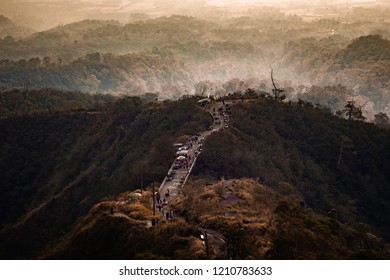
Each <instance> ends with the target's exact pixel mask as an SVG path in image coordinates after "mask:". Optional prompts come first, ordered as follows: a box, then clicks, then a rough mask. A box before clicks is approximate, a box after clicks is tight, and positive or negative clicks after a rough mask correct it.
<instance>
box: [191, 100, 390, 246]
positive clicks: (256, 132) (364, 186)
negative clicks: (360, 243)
mask: <svg viewBox="0 0 390 280" xmlns="http://www.w3.org/2000/svg"><path fill="white" fill-rule="evenodd" d="M231 118H232V122H231V125H230V127H229V129H228V130H225V131H223V132H222V133H220V134H215V135H212V136H210V138H209V139H208V140H207V142H206V144H205V146H204V152H203V153H202V154H201V156H200V158H199V160H198V163H197V166H196V168H195V170H194V172H195V174H197V175H199V176H202V177H211V178H215V179H219V178H221V177H225V178H242V177H249V178H259V180H260V182H262V183H264V184H266V185H268V186H270V187H273V188H275V189H277V188H278V187H279V186H280V184H282V183H283V182H286V183H288V184H291V185H293V186H294V187H295V188H296V189H297V190H298V191H299V193H301V194H302V196H303V197H304V201H305V203H306V204H307V205H309V206H310V207H312V208H313V209H315V210H316V211H319V212H320V213H328V212H329V211H331V210H332V209H335V210H336V211H337V214H338V216H339V219H340V221H342V222H349V223H359V222H365V223H368V224H370V225H372V226H373V227H374V228H375V229H376V230H377V233H378V234H380V235H382V236H384V237H385V238H386V239H387V240H388V239H389V238H390V236H389V232H390V220H389V214H390V208H389V203H388V201H389V200H390V193H389V190H388V186H389V185H390V177H389V175H390V170H389V166H390V162H389V158H390V145H389V143H390V133H389V131H388V130H384V129H381V128H378V127H376V126H374V125H372V124H368V123H363V122H361V121H352V120H350V121H348V120H345V119H340V118H339V117H337V116H334V115H332V114H330V113H329V110H328V109H324V108H321V107H314V106H313V105H311V104H308V103H305V102H300V103H281V102H276V101H274V100H271V99H260V100H258V101H256V102H254V103H246V102H244V103H240V104H237V105H235V106H233V107H232V108H231ZM341 143H343V148H342V149H341ZM340 150H341V151H340Z"/></svg>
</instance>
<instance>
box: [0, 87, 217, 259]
mask: <svg viewBox="0 0 390 280" xmlns="http://www.w3.org/2000/svg"><path fill="white" fill-rule="evenodd" d="M49 92H50V90H47V91H46V92H44V93H39V92H34V91H26V92H22V94H26V95H27V96H28V97H29V99H30V100H34V99H35V100H39V98H40V97H42V96H43V97H45V98H44V99H43V101H42V102H43V104H44V105H46V106H47V105H48V104H50V102H52V101H53V100H56V102H57V104H56V109H55V110H49V109H50V108H47V107H45V109H44V110H42V109H40V110H38V111H33V110H31V111H27V112H25V111H22V110H20V111H19V112H18V114H11V115H8V116H7V118H4V119H2V120H0V132H1V135H2V137H1V139H0V174H1V178H0V185H1V186H2V187H1V191H0V192H1V194H0V207H1V211H0V213H1V214H0V225H1V231H0V236H1V237H0V240H1V241H0V252H1V253H0V254H1V258H7V259H9V258H33V257H36V254H37V253H38V252H40V251H41V250H42V249H43V248H44V247H45V246H47V245H49V244H51V243H52V242H55V241H56V240H58V238H60V237H61V236H62V235H63V234H64V233H66V232H67V231H68V230H70V228H71V226H72V225H73V223H74V222H75V221H76V220H77V219H78V218H79V217H80V216H82V215H84V214H85V213H86V212H87V211H88V210H89V208H90V207H91V206H92V205H93V204H94V203H97V202H99V201H100V200H101V199H102V198H103V197H106V196H110V195H115V194H117V193H120V192H122V191H125V190H132V189H136V188H140V187H141V186H142V185H143V186H147V185H149V184H150V183H151V182H152V181H156V182H161V180H162V178H163V177H164V175H165V172H166V171H167V170H168V168H169V166H170V164H171V162H172V160H173V157H174V155H175V153H174V147H173V143H175V142H176V141H181V140H180V139H179V137H180V136H183V135H193V134H195V133H196V132H198V131H202V130H205V129H206V128H207V127H208V126H209V125H210V124H211V118H210V116H209V115H208V114H207V113H205V112H203V111H201V110H200V109H199V108H198V107H197V106H196V103H197V102H196V100H194V99H186V100H181V101H176V102H169V101H166V102H162V103H150V101H153V100H154V99H149V100H147V99H145V98H141V97H128V98H122V99H116V100H115V99H113V100H95V99H94V98H93V97H91V96H84V97H83V96H82V95H84V94H80V93H63V94H62V95H61V96H62V101H63V104H64V109H63V110H58V100H59V98H60V96H59V95H56V93H55V92H54V93H53V95H54V96H53V97H51V98H50V97H48V95H49V94H48V93H49ZM16 94H21V93H18V92H16ZM17 98H19V95H17V96H16V100H17ZM10 99H11V98H10ZM72 100H73V102H72ZM96 101H97V102H96ZM91 104H92V105H91ZM80 105H81V106H80ZM78 106H79V107H78ZM88 106H89V107H88ZM37 107H38V104H37Z"/></svg>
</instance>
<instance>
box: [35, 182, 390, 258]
mask: <svg viewBox="0 0 390 280" xmlns="http://www.w3.org/2000/svg"><path fill="white" fill-rule="evenodd" d="M150 196H151V192H150V191H149V192H143V196H142V198H140V199H132V198H131V193H130V192H128V193H124V194H121V195H120V196H118V197H116V199H115V200H111V201H106V202H103V203H100V204H98V205H95V206H94V207H93V208H92V209H91V210H90V211H89V213H88V215H86V217H85V218H84V219H82V220H80V221H79V223H78V224H77V226H76V227H75V228H74V229H73V230H72V232H71V233H70V234H68V235H67V236H66V238H64V239H63V240H62V241H61V242H60V243H59V244H57V245H56V246H55V247H54V248H53V249H51V250H48V251H47V252H46V253H45V254H44V255H43V256H42V257H43V258H47V259H359V258H363V259H367V258H374V259H378V258H388V257H389V255H388V254H389V252H390V251H389V249H390V247H389V245H388V244H386V243H385V242H384V241H383V240H382V239H381V238H379V237H377V236H375V235H374V234H373V233H372V232H371V231H370V229H369V228H368V226H367V225H360V227H357V228H352V227H349V226H348V225H345V224H341V223H340V222H339V221H338V220H337V217H335V216H334V214H333V213H330V214H329V215H327V216H322V215H318V214H315V213H314V212H313V211H312V209H310V208H308V207H305V206H304V205H302V202H301V197H300V196H299V195H297V194H296V193H295V192H294V188H293V187H292V186H288V185H286V186H285V188H284V193H283V194H280V193H277V192H275V191H274V190H272V188H269V187H267V186H265V185H262V184H259V183H258V182H256V181H254V180H249V179H241V180H223V181H219V182H215V183H214V184H207V185H206V183H205V181H204V180H199V181H193V182H190V183H189V184H188V185H186V187H185V188H184V189H183V193H182V194H181V195H179V196H178V197H177V198H176V199H175V200H174V201H173V202H172V203H171V204H170V205H169V206H168V207H166V210H169V207H171V208H172V209H175V214H174V218H173V219H172V220H166V219H165V218H164V217H163V216H161V215H160V214H158V213H157V219H158V223H157V226H156V227H155V228H153V227H150V221H151V219H152V218H153V212H152V210H151V209H150V203H151V202H150ZM205 232H207V233H205ZM205 234H207V236H208V240H207V246H208V249H206V247H205V245H204V244H202V239H201V237H200V236H201V235H205Z"/></svg>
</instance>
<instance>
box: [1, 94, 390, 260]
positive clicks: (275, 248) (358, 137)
mask: <svg viewBox="0 0 390 280" xmlns="http://www.w3.org/2000/svg"><path fill="white" fill-rule="evenodd" d="M48 92H49V90H48ZM248 92H249V91H248ZM251 92H252V95H251V98H250V99H243V102H240V101H239V100H240V99H237V100H236V101H235V103H231V101H230V105H229V106H228V107H230V109H228V110H227V111H228V112H230V113H229V114H230V116H231V124H230V125H229V128H226V129H224V130H223V131H221V132H219V133H215V134H213V135H211V136H209V137H208V138H207V140H206V141H205V144H204V149H203V152H202V153H201V155H200V157H199V158H198V162H197V165H196V166H195V170H194V172H195V173H194V175H195V177H192V178H193V179H195V180H196V179H199V180H201V182H202V183H199V184H201V186H205V189H203V187H202V189H199V185H198V183H196V182H195V181H194V182H192V183H191V182H190V185H191V184H192V186H193V191H194V192H200V193H199V194H195V193H192V194H191V192H190V193H185V194H184V195H185V197H181V198H179V201H177V207H178V209H181V210H180V211H182V212H181V213H182V215H187V216H188V217H187V218H188V219H189V222H191V223H193V225H187V224H185V225H184V224H182V223H179V224H178V228H176V226H175V224H172V225H170V226H168V227H162V228H161V229H160V230H161V231H158V232H159V233H161V234H162V235H161V236H155V237H153V238H157V239H156V240H161V238H162V237H163V236H167V234H169V233H172V232H175V231H178V236H177V238H178V239H177V240H181V242H179V243H169V244H171V245H169V244H166V247H164V246H162V247H156V248H153V249H151V250H152V251H153V250H155V249H156V250H157V249H158V248H160V249H161V250H162V249H164V250H170V249H172V250H173V248H175V249H174V250H175V253H174V254H173V253H172V254H170V253H169V254H168V253H166V254H165V253H161V252H159V251H158V250H160V249H158V250H157V251H153V252H154V253H153V254H157V255H153V254H152V255H148V254H151V252H152V251H145V250H143V249H142V248H140V247H139V246H138V247H134V248H138V249H137V252H138V253H142V252H143V253H145V254H146V255H142V256H140V257H143V258H148V256H149V258H153V257H157V256H158V255H159V254H162V255H164V256H165V257H168V258H174V257H175V256H185V257H186V258H188V257H189V255H188V254H184V251H183V250H187V249H188V247H186V246H190V245H189V244H193V245H194V244H197V243H196V242H195V240H194V238H195V237H194V236H196V235H198V231H199V229H196V227H197V226H199V227H205V226H207V227H210V228H211V229H214V230H217V231H221V232H222V233H223V235H225V234H227V235H229V234H233V233H234V232H235V230H237V227H238V228H240V227H249V228H250V229H249V228H248V229H249V230H250V231H249V232H251V235H250V236H249V235H248V236H246V235H245V239H243V240H248V242H260V243H256V244H263V245H262V246H260V247H259V248H258V250H260V251H256V250H257V249H256V250H255V249H254V248H255V247H253V248H252V249H251V250H249V249H250V248H249V247H247V246H246V247H245V246H244V244H242V246H244V247H242V248H245V250H249V251H236V253H235V254H238V255H236V256H241V257H242V258H244V257H249V256H250V255H251V256H256V257H260V256H261V257H262V258H263V257H267V258H284V257H291V258H299V257H307V258H352V257H353V256H354V257H358V258H368V257H374V258H379V257H380V258H388V256H387V255H386V254H385V253H384V252H385V251H386V250H387V249H386V250H385V251H381V249H380V248H382V247H383V248H385V247H386V246H387V245H386V242H385V241H384V240H383V239H382V238H384V239H385V240H387V241H388V240H390V236H389V232H390V230H389V228H390V220H389V217H390V208H389V203H388V202H389V201H390V195H389V194H390V192H389V190H388V187H389V185H390V178H389V174H390V172H389V166H390V162H389V158H390V145H389V143H390V132H389V130H385V129H382V128H379V127H376V126H375V125H373V124H368V123H364V122H361V121H353V120H349V121H348V120H346V119H343V118H341V117H340V116H335V115H333V114H332V113H331V112H330V110H328V109H326V108H322V107H318V106H316V107H315V106H313V105H311V104H309V103H305V102H303V101H300V102H297V103H294V102H289V103H283V102H279V101H275V100H274V99H272V98H269V97H267V96H265V95H257V94H256V93H255V92H254V91H251ZM28 94H29V95H30V99H32V96H33V95H34V92H28ZM41 94H42V93H41ZM80 95H82V94H80V93H73V94H71V93H64V94H63V97H64V99H66V98H70V99H74V100H75V101H76V100H78V101H77V102H76V103H75V104H83V103H84V104H91V103H89V102H91V99H90V97H84V98H83V97H82V96H80ZM37 96H39V95H37ZM43 96H45V95H44V94H43ZM56 98H57V99H58V98H59V97H58V96H57V97H56ZM56 98H54V100H55V99H56ZM46 100H47V99H46ZM68 102H69V101H67V102H65V100H64V104H67V105H66V108H65V109H64V110H62V111H61V110H48V109H45V110H41V109H40V110H38V111H27V112H23V111H22V112H19V113H18V114H10V115H8V116H7V117H6V118H3V119H2V120H0V131H1V135H2V138H1V139H0V152H1V154H0V173H1V174H2V176H1V178H0V180H1V181H0V183H1V186H2V189H1V195H0V199H1V201H0V205H1V211H0V213H1V216H0V218H1V220H0V221H1V231H0V249H1V250H0V252H1V258H7V259H9V258H11V259H12V258H16V259H19V258H37V257H40V256H42V254H43V253H47V252H52V253H53V252H54V251H51V249H52V248H53V246H54V247H56V246H57V245H58V244H60V243H59V242H60V240H61V238H62V237H64V236H65V235H67V234H68V233H70V232H71V234H70V235H67V239H66V240H68V241H69V242H70V243H69V244H67V245H66V244H62V243H61V244H62V245H61V246H62V247H61V246H60V247H58V248H62V249H61V250H65V251H61V252H60V251H58V252H56V253H55V252H54V255H53V256H54V258H56V257H55V256H62V257H65V255H66V256H68V257H70V258H72V256H73V257H81V256H86V255H85V254H84V255H83V254H82V252H83V250H81V251H80V250H79V251H77V248H79V249H80V248H84V247H83V246H84V245H85V246H89V245H88V244H96V242H94V241H93V240H96V238H100V237H102V236H106V237H107V238H109V236H111V234H113V233H114V232H115V233H118V234H119V235H120V236H121V238H122V239H121V240H122V241H123V242H125V241H126V240H125V239H123V238H125V236H130V235H128V233H129V232H128V230H129V228H132V227H131V224H128V225H129V228H128V227H124V225H126V224H127V223H128V222H131V221H132V219H133V220H134V219H135V220H134V221H132V222H131V223H135V225H137V226H136V228H134V229H135V230H137V232H139V233H140V234H143V233H145V236H149V235H148V234H149V233H150V232H149V231H148V230H146V229H142V230H141V229H140V228H141V227H142V228H144V227H143V226H141V224H143V223H144V222H145V221H146V220H145V221H144V222H142V223H140V222H139V221H137V219H141V218H142V217H143V218H142V219H148V218H147V217H149V216H150V210H143V209H141V208H139V207H138V206H131V207H130V208H129V209H127V208H126V207H127V206H126V207H125V206H124V208H123V209H122V210H120V209H119V208H120V207H119V208H118V209H119V210H120V211H122V212H120V213H119V214H118V215H119V216H114V217H113V218H114V220H111V218H110V217H107V211H108V209H109V207H114V206H115V207H114V208H115V209H116V208H117V206H118V204H117V203H116V202H115V201H116V198H115V197H116V196H117V195H118V194H119V193H121V192H124V191H132V190H136V189H140V188H141V186H150V184H151V183H152V182H153V181H155V182H156V184H158V182H161V181H162V179H163V178H164V175H165V174H166V172H167V170H168V168H169V166H170V164H171V162H172V160H173V158H174V155H175V149H174V147H173V145H172V144H173V143H175V142H182V141H185V140H186V139H188V137H190V136H191V135H194V134H195V133H197V132H199V131H203V130H205V129H206V128H207V127H208V126H209V125H210V124H211V118H210V115H209V114H208V113H206V112H204V111H202V110H200V109H199V108H198V107H197V102H196V99H194V98H187V99H182V100H179V101H175V102H172V101H164V102H156V101H155V98H152V97H151V96H149V98H146V96H145V97H144V99H141V98H140V97H127V98H113V99H111V100H110V99H108V100H100V101H99V102H96V100H95V103H92V104H95V105H92V106H91V105H89V106H90V107H87V108H85V107H83V106H82V107H80V109H79V110H77V109H76V108H75V107H71V106H69V103H68ZM44 104H45V102H44ZM99 104H100V105H99ZM341 145H342V148H341ZM340 151H341V152H340ZM191 176H192V175H191ZM221 178H223V179H224V180H226V182H231V180H235V179H237V178H253V180H254V181H256V182H255V183H254V182H249V183H248V182H247V181H245V180H243V181H238V182H237V183H234V184H233V185H231V183H229V184H230V185H226V187H228V190H225V191H226V194H225V191H223V190H221V188H220V187H218V186H216V189H210V190H209V189H207V188H208V187H207V185H209V183H207V182H216V181H218V180H219V179H221ZM259 183H260V184H261V185H262V186H260V185H259ZM226 184H228V183H226ZM219 185H220V184H219ZM222 186H224V185H222ZM260 190H261V191H260ZM149 191H150V190H149ZM257 191H259V193H258V194H257ZM249 194H250V195H249ZM291 195H293V198H292V196H291ZM218 197H220V198H218ZM224 197H225V198H224ZM268 197H269V198H270V199H271V200H268V199H266V198H268ZM180 199H181V200H180ZM210 199H225V200H227V201H226V202H221V204H220V206H216V205H215V204H214V203H210V201H211V200H210ZM102 200H104V201H110V200H112V202H108V204H107V205H106V204H104V205H105V206H104V205H103V206H102V207H103V208H100V206H95V207H94V208H93V209H92V210H91V207H93V205H95V204H96V203H99V202H101V201H102ZM180 201H181V202H180ZM243 201H247V202H248V203H249V204H248V205H257V204H256V202H258V203H259V201H261V203H262V204H261V205H263V203H265V207H266V208H263V207H256V208H251V207H249V208H242V207H239V209H241V210H240V211H239V212H237V211H238V210H237V209H238V208H232V207H233V206H232V205H231V203H243ZM145 202H146V206H145V207H147V203H149V200H147V201H145ZM271 202H274V204H273V203H271ZM110 205H112V206H110ZM199 205H203V206H202V207H200V206H199ZM245 205H246V204H245ZM211 206H212V207H211ZM214 206H215V207H214ZM96 207H97V208H96ZM134 207H135V208H134ZM221 207H222V208H221ZM246 207H247V206H246ZM94 209H95V210H96V209H101V210H103V212H100V210H99V211H98V212H96V211H95V210H94ZM255 209H257V210H255ZM264 209H268V210H264ZM288 209H290V210H291V211H290V210H288ZM294 209H295V210H294ZM89 210H91V211H92V212H90V213H92V215H88V216H86V220H80V218H82V217H83V216H84V215H85V214H86V213H87V212H88V211H89ZM119 210H118V211H119ZM129 211H130V212H129ZM144 211H145V212H144ZM148 211H149V212H148ZM212 211H217V212H215V215H221V219H222V217H225V218H223V219H222V220H224V221H225V220H226V224H224V223H222V224H221V223H217V221H216V220H214V218H213V216H212V213H214V212H212ZM253 211H260V212H259V215H260V213H262V214H261V215H260V216H259V218H258V219H257V218H254V217H257V215H258V214H255V212H253ZM94 213H95V214H96V215H95V214H94ZM123 213H125V214H123ZM126 213H128V215H129V217H130V218H131V219H130V220H129V219H128V218H125V217H124V216H126V215H127V214H126ZM231 213H236V214H234V215H233V214H231ZM256 213H257V212H256ZM270 213H275V215H276V216H275V215H270ZM286 213H291V215H290V216H288V215H287V216H286ZM293 213H295V214H293ZM226 215H227V216H226ZM232 215H233V216H234V217H232ZM262 215H265V216H264V217H263V216H262ZM260 217H261V218H260ZM327 217H328V218H327ZM95 218H96V219H95ZM100 218H102V219H103V220H99V219H100ZM275 218H277V220H274V219H275ZM123 219H124V220H123ZM222 220H220V221H222ZM76 221H79V222H81V223H77V225H76ZM97 221H101V222H103V223H104V225H105V228H104V230H103V231H102V230H101V229H98V228H95V227H94V226H92V227H89V226H87V227H84V226H85V224H84V222H87V223H91V225H96V222H97ZM273 221H274V222H276V224H275V223H274V222H273ZM286 223H287V224H288V228H290V229H291V230H293V229H294V228H295V230H293V231H291V232H293V233H294V236H293V235H291V236H290V235H287V233H288V232H290V231H288V232H286V231H285V230H283V226H282V225H283V224H284V225H286ZM99 224H100V223H99ZM277 224H279V225H280V227H279V226H276V225H277ZM133 225H134V224H133ZM75 226H76V227H75ZM230 226H231V228H230ZM275 226H276V227H277V228H278V231H279V230H280V231H279V235H277V236H276V235H275V233H276V232H275V231H274V229H275ZM194 227H195V229H194ZM138 228H139V229H138ZM79 229H82V230H83V232H84V233H86V235H84V233H82V232H79V233H80V234H81V235H79V233H77V232H78V230H79ZM85 229H88V230H87V232H85V231H84V230H85ZM116 229H117V230H119V231H120V232H118V231H117V230H116ZM297 229H302V230H303V231H304V232H306V233H310V232H311V235H310V236H311V239H310V240H311V241H310V242H309V241H308V243H304V244H302V243H301V242H299V240H301V239H302V236H301V234H299V232H300V230H297ZM95 230H96V235H94V231H95ZM138 230H139V231H138ZM145 230H146V231H145ZM165 230H166V231H165ZM144 231H145V232H144ZM158 232H157V233H158ZM75 233H77V234H76V235H74V234H75ZM182 234H184V236H185V239H181V238H180V237H179V236H181V235H182ZM253 234H258V236H257V235H253ZM264 234H270V235H269V236H268V235H267V236H268V237H266V236H265V235H264ZM295 234H296V235H295ZM189 235H190V236H189ZM99 236H100V237H99ZM131 236H133V234H132V235H131ZM191 236H192V237H191ZM233 236H234V234H233ZM79 238H81V239H79ZM150 238H152V237H150ZM232 238H233V237H232ZM246 238H249V239H246ZM257 238H259V239H257ZM264 238H265V239H264ZM275 238H276V239H275ZM141 239H142V238H141ZM141 239H140V240H141ZM32 240H33V242H31V241H32ZM104 240H106V239H104ZM109 240H111V241H110V242H113V243H112V244H113V245H115V244H116V245H115V246H117V245H118V246H119V244H117V241H114V240H113V239H109ZM142 240H143V239H142ZM175 240H176V239H175ZM185 240H186V241H185ZM256 240H257V241H256ZM331 240H337V241H335V242H336V243H337V244H339V245H338V246H340V248H341V249H340V250H339V251H337V250H334V248H333V247H332V246H333V245H334V244H335V243H334V242H333V243H332V242H331ZM80 241H81V243H79V242H80ZM187 241H188V242H187ZM74 242H75V243H74ZM91 242H92V243H91ZM100 242H104V241H100ZM126 242H127V243H126V244H127V245H126V246H130V245H131V244H130V243H128V241H126ZM142 242H143V241H142ZM193 242H195V243H193ZM286 242H287V243H286ZM286 244H287V245H286ZM289 244H290V245H291V244H294V245H291V246H295V247H294V248H292V247H291V248H290V247H288V248H290V249H291V250H293V251H283V250H285V249H286V248H285V247H284V246H290V245H289ZM313 244H316V245H315V246H314V245H313ZM332 244H333V245H332ZM361 244H366V245H367V247H364V248H360V247H359V246H361ZM106 245H107V244H105V245H104V246H103V245H101V246H98V247H96V248H97V249H96V250H97V251H96V256H95V257H96V258H99V256H107V255H104V254H103V253H102V252H100V253H99V248H107V246H108V245H107V246H106ZM366 245H364V246H366ZM68 246H70V247H68ZM74 246H76V247H74ZM170 246H174V247H172V248H170ZM178 246H179V247H178ZM180 246H183V247H180ZM194 246H195V245H194ZM240 246H241V245H240ZM302 246H303V247H302ZM313 246H314V247H313ZM316 246H319V247H324V246H326V250H325V251H323V252H326V253H324V254H318V250H317V249H315V248H317V247H316ZM381 246H382V247H381ZM130 247H131V246H130ZM67 248H68V249H69V248H73V249H74V250H76V251H74V252H73V253H71V252H70V251H67V250H68V249H67ZM85 248H86V247H85ZM88 248H92V247H88ZM110 248H111V250H112V251H110V258H111V257H112V258H115V256H121V257H124V256H125V255H123V254H121V252H119V251H115V250H116V249H115V248H117V249H118V248H119V247H110ZM147 248H149V247H145V248H144V249H146V250H149V249H147ZM191 248H192V247H191ZM256 248H257V247H256ZM261 248H262V249H261ZM266 248H268V249H269V250H270V251H266V250H265V249H266ZM73 249H72V250H73ZM192 249H194V250H197V249H196V248H195V247H193V248H192ZM192 249H191V250H192ZM268 249H267V250H268ZM360 249H361V250H362V252H363V253H362V254H360V253H359V252H360ZM47 250H49V251H47ZM134 250H135V249H134ZM240 250H241V249H240ZM243 250H244V249H243ZM301 250H308V251H302V253H299V252H300V251H301ZM131 252H135V251H131ZM172 252H173V251H172ZM188 252H189V251H188ZM240 252H241V253H240ZM243 252H248V253H245V254H244V253H243ZM267 252H268V253H267ZM386 252H387V251H386ZM79 254H81V255H79ZM134 254H136V253H134ZM175 254H176V255H175ZM240 254H242V255H240ZM246 254H247V255H246ZM359 254H360V255H359ZM88 256H90V255H88ZM126 256H128V257H129V256H130V255H126ZM131 256H132V257H134V256H135V255H131ZM203 257H205V256H204V255H203Z"/></svg>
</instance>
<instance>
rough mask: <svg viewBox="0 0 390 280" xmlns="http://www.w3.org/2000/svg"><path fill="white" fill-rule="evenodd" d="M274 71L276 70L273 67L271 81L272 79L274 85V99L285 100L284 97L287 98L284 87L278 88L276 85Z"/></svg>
mask: <svg viewBox="0 0 390 280" xmlns="http://www.w3.org/2000/svg"><path fill="white" fill-rule="evenodd" d="M273 72H274V70H273V69H272V67H271V81H272V86H273V89H272V93H273V95H274V99H275V100H279V101H283V100H284V99H286V95H285V94H283V92H284V89H281V88H278V87H277V86H276V84H275V81H274V76H273Z"/></svg>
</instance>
